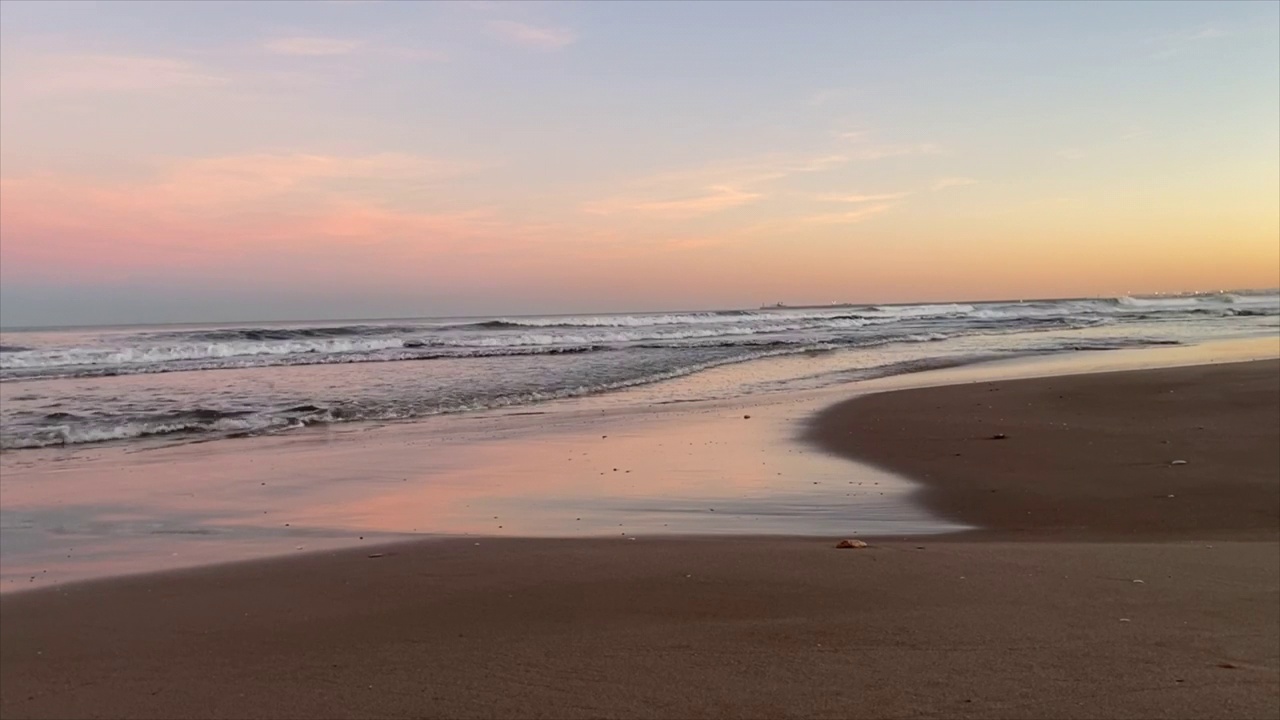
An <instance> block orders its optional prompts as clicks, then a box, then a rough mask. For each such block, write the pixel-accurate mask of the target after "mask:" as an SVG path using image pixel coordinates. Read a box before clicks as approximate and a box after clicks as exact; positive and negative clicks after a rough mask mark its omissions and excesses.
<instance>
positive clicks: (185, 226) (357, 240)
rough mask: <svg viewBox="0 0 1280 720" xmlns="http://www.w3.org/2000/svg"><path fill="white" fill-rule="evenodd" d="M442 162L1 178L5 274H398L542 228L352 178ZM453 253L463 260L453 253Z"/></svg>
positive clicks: (342, 161) (226, 162)
mask: <svg viewBox="0 0 1280 720" xmlns="http://www.w3.org/2000/svg"><path fill="white" fill-rule="evenodd" d="M441 167H449V166H448V164H446V163H439V162H435V161H431V160H426V159H421V158H414V157H408V156H400V155H370V156H362V157H332V156H315V155H285V156H272V155H258V156H237V157H224V158H202V159H194V160H187V161H181V162H174V163H172V164H170V165H169V166H167V167H166V168H165V169H164V170H163V171H162V172H160V173H159V174H158V175H157V176H156V177H153V178H151V179H148V180H145V181H137V182H130V183H119V182H116V183H109V182H103V181H101V180H97V179H93V178H82V177H67V176H56V175H48V174H46V175H32V176H26V177H21V178H4V179H2V180H0V192H2V193H3V197H4V202H3V203H2V204H0V237H2V238H3V243H0V253H2V255H3V260H4V262H3V270H4V273H5V275H6V276H9V277H15V276H21V277H24V278H28V279H30V278H33V277H43V278H46V279H87V280H94V279H101V278H102V277H103V276H104V275H110V276H112V277H117V276H122V275H124V276H128V275H130V274H131V273H132V274H141V275H146V274H154V273H160V272H163V273H167V274H175V273H176V274H181V273H189V274H191V275H193V276H195V275H198V276H201V277H208V276H211V275H212V276H219V275H223V276H226V275H236V274H255V273H263V272H266V271H268V270H271V271H274V270H275V269H278V268H280V267H288V266H291V265H306V266H309V267H311V268H312V269H313V270H321V271H323V272H325V273H328V274H330V275H333V276H340V275H342V274H343V273H345V272H348V271H350V270H352V269H354V268H361V269H363V271H365V272H368V273H370V274H371V275H372V276H386V277H398V278H401V279H405V278H408V277H410V276H412V275H413V274H414V273H417V274H418V275H419V276H421V275H422V274H423V273H424V272H426V273H429V272H431V271H432V270H433V268H432V267H431V266H430V265H429V264H426V265H424V263H430V262H431V261H436V260H441V259H442V258H443V257H444V256H445V255H446V254H447V255H449V256H450V257H451V258H453V259H454V260H458V259H459V258H462V259H465V258H466V257H471V256H476V255H480V254H485V253H490V252H503V251H505V250H511V249H512V248H515V247H518V246H519V245H520V244H522V243H526V242H531V241H534V240H536V239H538V238H540V237H542V232H543V231H544V229H543V228H539V227H537V226H532V227H524V226H521V225H518V224H514V223H511V222H507V221H504V220H502V219H500V218H499V217H497V216H496V214H495V213H494V212H493V211H491V210H488V209H483V208H481V209H471V210H467V211H463V212H457V211H450V212H433V211H427V210H423V209H417V208H404V207H395V206H392V205H390V204H388V203H386V202H385V201H384V200H382V199H381V198H380V197H379V195H378V193H377V192H364V193H362V192H361V187H360V186H361V183H367V182H379V181H388V180H396V181H404V180H410V179H418V180H421V179H423V178H430V177H433V176H438V175H439V173H440V168H441ZM459 261H461V260H459Z"/></svg>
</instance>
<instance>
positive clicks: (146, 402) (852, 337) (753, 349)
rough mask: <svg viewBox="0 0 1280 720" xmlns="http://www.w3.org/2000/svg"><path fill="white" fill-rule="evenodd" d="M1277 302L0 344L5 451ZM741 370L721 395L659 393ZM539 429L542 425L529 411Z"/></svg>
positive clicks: (414, 409) (1125, 330)
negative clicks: (712, 379) (539, 425)
mask: <svg viewBox="0 0 1280 720" xmlns="http://www.w3.org/2000/svg"><path fill="white" fill-rule="evenodd" d="M1278 327H1280V295H1278V294H1277V293H1276V292H1274V291H1271V292H1255V293H1215V294H1199V295H1185V296H1162V297H1145V298H1144V297H1117V298H1102V299H1072V300H1044V301H1024V302H984V303H943V304H916V305H848V306H845V305H841V306H831V307H819V308H813V307H809V308H784V307H780V308H767V309H758V310H728V311H718V312H678V313H635V314H602V315H557V316H512V317H486V318H422V319H398V320H369V321H358V322H353V321H334V322H288V323H286V322H281V323H274V322H273V323H225V324H202V325H186V326H174V325H166V326H132V327H104V328H77V329H30V330H6V331H4V332H2V333H0V448H2V449H3V451H5V452H22V451H24V450H29V449H34V448H47V447H51V446H73V447H74V446H83V445H89V444H97V443H115V444H121V443H125V444H139V445H146V444H148V443H150V444H156V443H163V444H172V443H185V442H194V441H200V442H206V441H229V440H232V439H234V438H237V437H244V436H250V435H263V434H273V433H284V432H289V431H292V430H296V429H298V428H303V427H307V426H317V425H325V424H332V423H361V422H365V423H368V422H380V423H385V422H388V421H408V420H414V419H417V418H424V417H429V416H437V415H449V414H457V415H460V416H465V415H466V414H468V413H475V412H477V411H483V410H493V409H498V408H518V407H525V406H548V404H553V403H554V402H556V401H558V400H564V399H568V398H577V397H582V396H601V397H602V398H605V399H607V398H609V397H610V396H615V397H617V398H618V401H619V402H632V403H645V404H650V405H652V404H655V403H658V404H661V403H674V402H685V401H691V400H705V399H716V398H728V397H746V396H750V395H752V394H759V393H771V392H783V391H786V390H789V389H796V388H811V387H820V386H822V385H824V384H836V383H843V382H848V381H850V380H856V379H859V378H866V377H875V376H881V375H889V374H895V373H905V372H911V371H913V370H921V369H929V368H934V367H940V366H946V365H954V364H963V363H966V362H972V361H975V360H983V359H992V358H999V357H1009V356H1018V355H1032V354H1047V353H1059V352H1069V351H1080V350H1089V351H1105V350H1111V349H1122V348H1134V347H1143V346H1150V345H1178V344H1195V343H1198V342H1203V341H1206V340H1212V339H1223V338H1234V337H1249V336H1259V335H1262V336H1265V335H1275V334H1276V333H1277V328H1278ZM727 365H741V366H743V367H742V370H743V372H739V373H735V374H733V375H732V376H731V379H729V380H725V381H720V382H718V383H688V382H684V383H679V382H673V381H674V380H676V379H678V378H685V377H689V376H695V375H698V374H700V373H704V372H706V371H708V370H710V369H712V368H717V367H721V366H727ZM540 411H545V409H543V410H540Z"/></svg>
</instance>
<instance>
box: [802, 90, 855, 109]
mask: <svg viewBox="0 0 1280 720" xmlns="http://www.w3.org/2000/svg"><path fill="white" fill-rule="evenodd" d="M846 94H847V92H846V91H845V90H842V89H840V88H823V89H821V90H815V91H814V92H812V93H810V95H809V104H810V105H812V106H814V107H822V106H824V105H827V104H828V103H831V102H834V101H836V100H839V99H840V98H842V97H844V96H845V95H846Z"/></svg>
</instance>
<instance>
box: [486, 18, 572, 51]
mask: <svg viewBox="0 0 1280 720" xmlns="http://www.w3.org/2000/svg"><path fill="white" fill-rule="evenodd" d="M489 28H490V29H491V30H492V31H493V32H494V33H496V34H497V35H498V36H499V37H501V38H502V39H504V40H506V41H507V42H510V43H512V44H515V45H521V46H524V47H530V48H537V49H539V50H559V49H560V48H562V47H566V46H568V45H572V44H573V43H574V42H575V41H576V40H577V39H578V36H577V34H576V33H574V32H573V31H572V30H570V29H568V28H562V27H551V26H546V25H530V24H528V23H522V22H515V21H513V20H495V21H493V22H491V23H489Z"/></svg>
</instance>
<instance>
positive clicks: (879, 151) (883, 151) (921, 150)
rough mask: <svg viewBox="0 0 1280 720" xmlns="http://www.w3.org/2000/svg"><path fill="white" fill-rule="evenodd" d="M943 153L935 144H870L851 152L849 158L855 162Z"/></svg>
mask: <svg viewBox="0 0 1280 720" xmlns="http://www.w3.org/2000/svg"><path fill="white" fill-rule="evenodd" d="M941 153H942V148H941V147H939V146H937V145H935V144H933V143H914V144H902V143H899V144H887V145H875V144H869V145H866V146H864V147H858V148H855V149H853V150H851V151H850V152H849V156H850V157H852V158H853V159H855V160H880V159H881V158H888V157H902V156H904V155H939V154H941Z"/></svg>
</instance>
